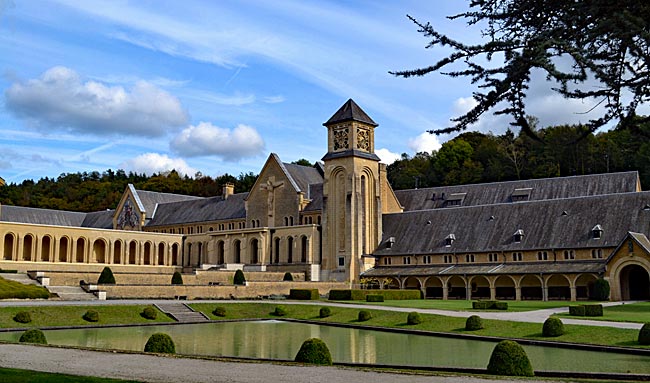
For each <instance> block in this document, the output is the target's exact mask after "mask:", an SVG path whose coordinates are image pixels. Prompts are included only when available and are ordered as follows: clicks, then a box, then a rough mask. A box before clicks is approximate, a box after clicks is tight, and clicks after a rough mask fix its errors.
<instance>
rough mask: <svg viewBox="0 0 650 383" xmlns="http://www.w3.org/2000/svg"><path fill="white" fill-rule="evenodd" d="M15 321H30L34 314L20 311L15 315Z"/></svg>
mask: <svg viewBox="0 0 650 383" xmlns="http://www.w3.org/2000/svg"><path fill="white" fill-rule="evenodd" d="M14 321H16V322H18V323H29V322H31V321H32V316H31V315H29V313H28V312H27V311H19V312H17V313H16V315H14Z"/></svg>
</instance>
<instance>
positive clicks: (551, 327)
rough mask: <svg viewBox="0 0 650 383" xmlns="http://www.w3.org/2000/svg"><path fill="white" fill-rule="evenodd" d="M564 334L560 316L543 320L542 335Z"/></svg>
mask: <svg viewBox="0 0 650 383" xmlns="http://www.w3.org/2000/svg"><path fill="white" fill-rule="evenodd" d="M563 334H564V324H563V323H562V321H561V320H560V318H556V317H550V318H548V319H547V320H545V321H544V326H542V335H543V336H546V337H552V336H560V335H563Z"/></svg>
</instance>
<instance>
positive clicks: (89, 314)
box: [82, 310, 99, 322]
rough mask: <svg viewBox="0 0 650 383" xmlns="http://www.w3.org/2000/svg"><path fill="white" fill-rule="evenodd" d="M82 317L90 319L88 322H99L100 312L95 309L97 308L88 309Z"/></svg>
mask: <svg viewBox="0 0 650 383" xmlns="http://www.w3.org/2000/svg"><path fill="white" fill-rule="evenodd" d="M82 318H83V319H84V320H85V321H88V322H98V321H99V313H98V312H97V311H95V310H88V311H86V313H85V314H84V315H83V316H82Z"/></svg>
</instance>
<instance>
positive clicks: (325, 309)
mask: <svg viewBox="0 0 650 383" xmlns="http://www.w3.org/2000/svg"><path fill="white" fill-rule="evenodd" d="M318 315H319V316H320V317H321V318H327V317H328V316H330V315H332V310H330V308H329V307H321V309H320V311H319V312H318Z"/></svg>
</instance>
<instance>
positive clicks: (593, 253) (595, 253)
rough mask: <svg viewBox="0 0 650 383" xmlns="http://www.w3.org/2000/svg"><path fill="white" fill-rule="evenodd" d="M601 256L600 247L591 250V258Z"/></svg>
mask: <svg viewBox="0 0 650 383" xmlns="http://www.w3.org/2000/svg"><path fill="white" fill-rule="evenodd" d="M602 257H603V250H602V249H593V250H591V258H595V259H600V258H602Z"/></svg>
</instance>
